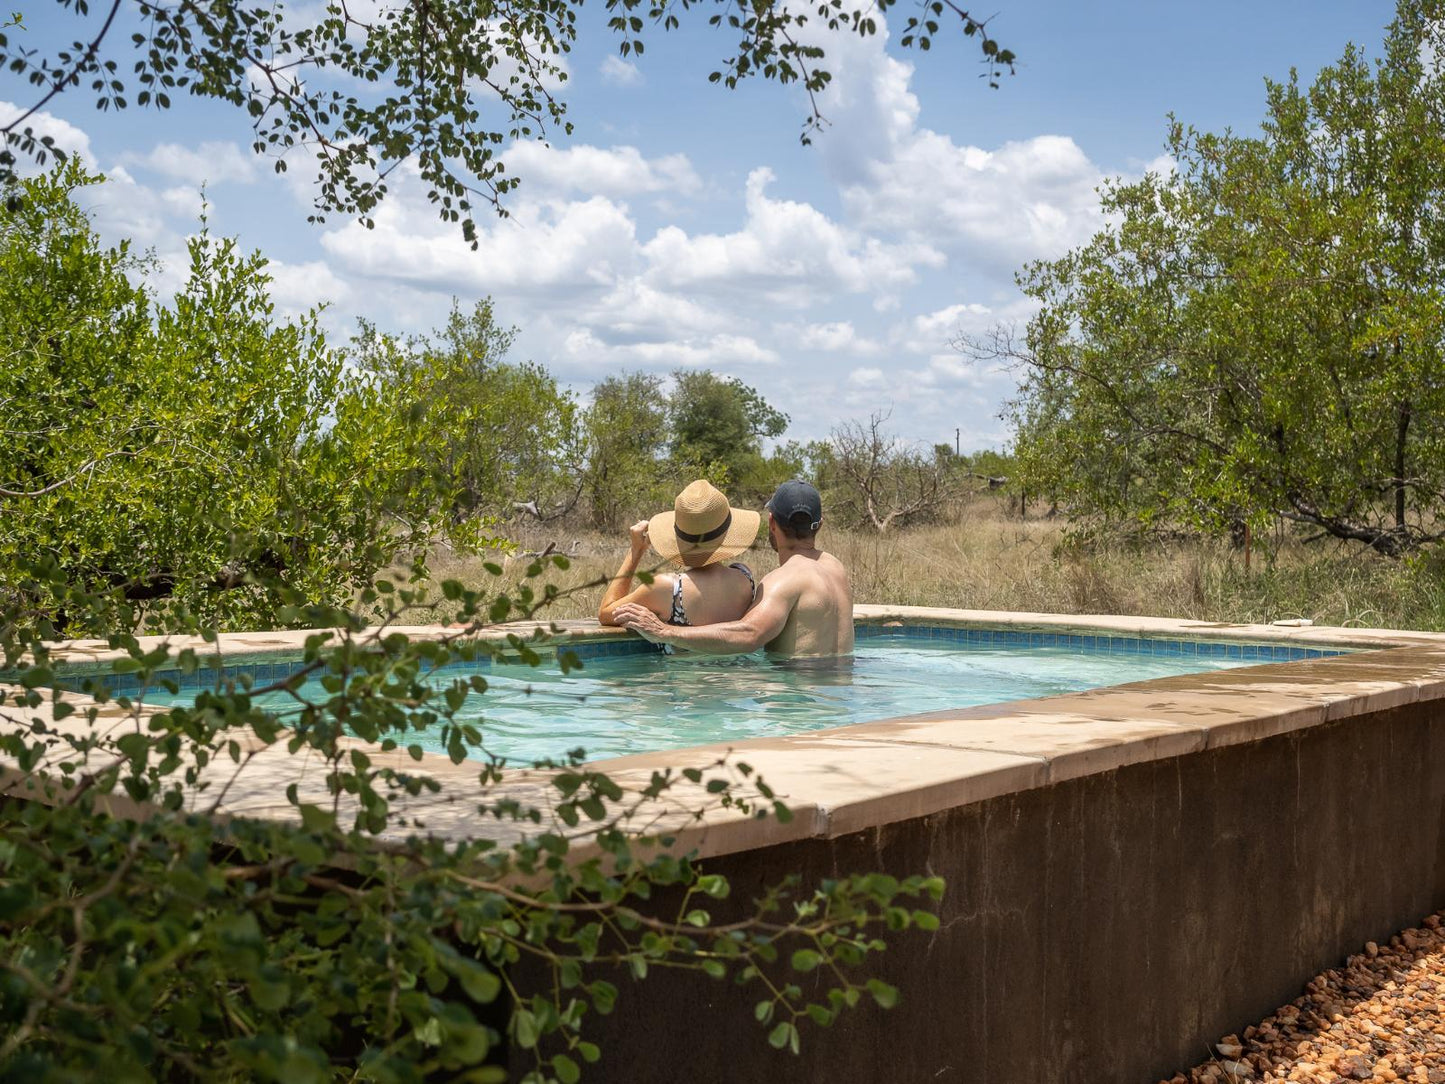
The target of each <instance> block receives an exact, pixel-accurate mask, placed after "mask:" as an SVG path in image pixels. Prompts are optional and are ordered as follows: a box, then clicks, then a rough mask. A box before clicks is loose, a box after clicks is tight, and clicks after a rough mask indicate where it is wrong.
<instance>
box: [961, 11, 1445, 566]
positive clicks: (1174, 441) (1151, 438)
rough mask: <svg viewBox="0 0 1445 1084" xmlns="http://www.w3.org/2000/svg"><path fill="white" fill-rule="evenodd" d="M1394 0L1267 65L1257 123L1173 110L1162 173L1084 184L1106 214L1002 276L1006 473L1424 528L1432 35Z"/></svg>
mask: <svg viewBox="0 0 1445 1084" xmlns="http://www.w3.org/2000/svg"><path fill="white" fill-rule="evenodd" d="M1442 15H1445V10H1442V5H1441V4H1439V3H1438V2H1437V0H1405V2H1402V3H1401V4H1400V6H1399V9H1398V12H1397V17H1396V19H1395V21H1394V23H1393V24H1392V25H1391V28H1390V31H1389V34H1388V37H1387V40H1386V45H1385V55H1384V56H1383V57H1382V58H1381V59H1380V60H1378V61H1377V62H1375V63H1373V64H1372V63H1371V62H1370V61H1369V60H1368V59H1367V58H1366V57H1365V56H1363V55H1362V54H1361V53H1360V52H1359V51H1358V50H1357V49H1355V48H1354V47H1350V48H1348V49H1347V50H1346V51H1345V53H1344V55H1343V57H1342V58H1341V59H1340V61H1339V62H1338V63H1337V64H1334V65H1332V66H1330V67H1327V68H1325V69H1324V70H1322V71H1321V72H1320V73H1319V75H1318V77H1317V78H1316V79H1315V80H1314V82H1313V84H1312V85H1310V86H1309V87H1304V86H1301V85H1300V83H1299V81H1298V79H1297V78H1296V77H1295V76H1294V75H1291V77H1290V79H1289V80H1288V81H1287V82H1284V83H1270V84H1269V85H1268V94H1267V104H1268V113H1267V116H1266V119H1265V121H1264V124H1263V126H1262V129H1261V131H1260V133H1259V134H1258V135H1257V136H1252V137H1243V136H1237V135H1233V134H1226V135H1210V134H1204V133H1199V132H1196V131H1193V130H1189V129H1185V128H1184V127H1182V126H1180V125H1177V124H1176V125H1175V126H1174V128H1173V130H1172V132H1171V138H1170V150H1171V152H1172V154H1173V156H1174V158H1175V160H1176V162H1177V171H1176V172H1175V173H1173V174H1169V175H1166V176H1149V177H1146V178H1145V179H1144V180H1142V181H1140V182H1137V183H1133V184H1123V183H1116V184H1114V185H1112V186H1110V187H1108V188H1107V190H1106V192H1105V195H1104V204H1103V205H1104V210H1105V212H1106V214H1107V215H1108V216H1109V217H1110V219H1111V220H1112V221H1111V224H1110V225H1109V226H1108V227H1107V228H1106V229H1105V230H1104V231H1102V232H1101V233H1100V234H1099V235H1098V236H1096V237H1095V238H1094V239H1093V241H1091V242H1090V243H1089V244H1088V245H1086V246H1084V247H1083V248H1081V249H1078V250H1076V251H1074V252H1072V253H1070V254H1069V255H1067V256H1066V257H1064V258H1063V259H1061V260H1056V261H1051V262H1043V263H1038V264H1035V265H1033V266H1032V267H1030V268H1029V269H1028V270H1027V272H1026V273H1025V274H1024V275H1023V276H1022V280H1021V281H1022V285H1023V287H1024V289H1025V290H1026V292H1027V293H1028V294H1029V295H1030V296H1031V297H1032V298H1034V299H1035V300H1036V301H1037V302H1038V303H1039V310H1038V313H1037V315H1036V316H1035V317H1034V318H1033V320H1032V321H1030V323H1029V326H1028V331H1027V335H1026V337H1025V339H1024V340H1023V341H1022V342H1017V341H1014V340H1013V338H1012V337H1011V336H1010V335H1008V334H1006V333H1000V334H999V335H998V336H997V337H996V338H995V339H994V340H993V341H992V342H990V343H985V344H978V343H975V344H971V348H972V349H975V350H981V351H982V352H983V353H986V354H989V355H991V356H999V355H1003V356H1005V357H1008V358H1010V359H1011V360H1014V361H1017V362H1020V363H1022V366H1023V382H1022V388H1021V391H1020V395H1019V398H1018V400H1017V401H1016V402H1015V403H1014V404H1013V406H1012V411H1011V413H1012V418H1013V421H1014V424H1015V426H1016V430H1017V435H1016V451H1017V456H1018V466H1019V470H1020V472H1021V474H1022V475H1023V478H1022V481H1023V483H1024V484H1025V486H1026V487H1027V489H1028V490H1029V491H1031V492H1038V493H1040V494H1041V495H1047V496H1050V497H1053V498H1056V499H1058V500H1060V501H1062V502H1063V503H1064V504H1065V505H1066V506H1067V507H1068V508H1069V509H1070V510H1071V511H1072V512H1074V513H1075V514H1080V515H1087V516H1093V517H1097V518H1099V519H1102V520H1104V521H1112V522H1129V523H1133V524H1135V525H1143V526H1145V527H1150V526H1153V525H1161V524H1162V525H1169V524H1180V523H1182V524H1187V525H1190V526H1193V527H1196V528H1202V529H1206V530H1226V529H1236V530H1237V529H1240V528H1241V527H1242V525H1243V524H1245V523H1248V522H1252V523H1254V524H1255V525H1256V526H1257V527H1258V526H1261V525H1263V524H1264V523H1266V522H1269V521H1272V519H1273V517H1275V516H1276V515H1278V516H1283V517H1285V518H1286V519H1289V520H1293V521H1295V522H1297V523H1301V524H1305V525H1308V526H1309V527H1310V528H1313V529H1316V530H1318V531H1320V532H1323V533H1324V534H1326V535H1330V536H1334V537H1337V538H1341V539H1349V540H1355V541H1359V542H1362V543H1364V544H1365V545H1368V546H1371V547H1373V548H1374V549H1376V550H1378V551H1380V552H1382V553H1386V554H1401V553H1405V552H1407V551H1409V550H1412V549H1414V548H1416V547H1418V546H1420V545H1422V544H1425V543H1429V542H1433V541H1436V540H1438V539H1440V538H1442V537H1445V520H1442V511H1445V443H1442V442H1445V357H1442V342H1445V338H1442V332H1445V306H1442V299H1441V295H1440V288H1439V283H1440V282H1441V281H1442V279H1445V220H1442V218H1441V216H1440V214H1439V208H1440V206H1441V204H1442V198H1445V79H1442V74H1441V70H1440V66H1439V60H1438V58H1439V57H1440V56H1442V55H1445V49H1442V45H1445V40H1442V26H1445V23H1442V21H1441V16H1442Z"/></svg>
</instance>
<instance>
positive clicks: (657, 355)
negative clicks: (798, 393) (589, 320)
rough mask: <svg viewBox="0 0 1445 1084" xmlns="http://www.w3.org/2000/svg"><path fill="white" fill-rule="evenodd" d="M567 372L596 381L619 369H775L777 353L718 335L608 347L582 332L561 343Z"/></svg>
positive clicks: (742, 338) (740, 337)
mask: <svg viewBox="0 0 1445 1084" xmlns="http://www.w3.org/2000/svg"><path fill="white" fill-rule="evenodd" d="M557 360H558V361H559V362H561V363H562V365H563V367H564V371H568V372H577V371H579V370H580V371H583V372H590V373H592V374H594V378H597V377H600V375H601V374H603V373H605V372H607V371H609V370H616V369H619V368H633V369H676V368H684V369H691V368H712V369H722V370H727V369H730V368H733V367H735V366H739V365H741V366H744V367H749V366H757V365H772V364H774V363H776V362H777V361H778V355H777V353H776V352H775V351H774V350H772V349H770V348H768V347H766V346H763V345H761V344H760V343H758V342H757V341H756V340H755V339H752V338H750V337H748V336H746V335H729V334H719V335H711V336H704V337H699V338H695V339H681V340H672V341H668V342H639V343H622V344H608V343H606V342H603V341H602V339H600V338H598V336H597V335H596V334H595V333H594V332H592V331H591V330H589V329H586V328H579V329H577V330H575V331H573V332H571V333H569V334H568V335H567V336H566V338H565V339H564V340H563V342H562V347H561V350H560V356H559V357H558V359H557Z"/></svg>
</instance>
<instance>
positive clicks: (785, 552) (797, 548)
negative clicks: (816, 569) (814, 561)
mask: <svg viewBox="0 0 1445 1084" xmlns="http://www.w3.org/2000/svg"><path fill="white" fill-rule="evenodd" d="M822 552H823V551H822V550H820V549H819V548H818V546H817V543H815V542H789V541H787V540H784V542H783V544H782V545H781V546H779V547H778V564H780V565H782V564H786V563H787V562H788V560H789V559H790V558H793V557H808V558H816V557H817V556H818V555H819V554H820V553H822Z"/></svg>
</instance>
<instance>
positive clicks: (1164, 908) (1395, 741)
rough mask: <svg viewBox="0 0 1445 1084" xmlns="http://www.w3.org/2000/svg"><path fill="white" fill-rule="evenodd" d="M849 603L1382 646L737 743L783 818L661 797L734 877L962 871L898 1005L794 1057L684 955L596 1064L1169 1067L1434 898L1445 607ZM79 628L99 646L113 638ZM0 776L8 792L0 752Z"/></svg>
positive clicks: (609, 1037) (904, 1077)
mask: <svg viewBox="0 0 1445 1084" xmlns="http://www.w3.org/2000/svg"><path fill="white" fill-rule="evenodd" d="M856 616H857V618H858V619H859V620H860V621H863V622H865V623H870V624H871V623H880V624H886V623H892V622H899V623H905V624H906V623H915V624H924V625H930V626H942V627H991V628H998V627H1007V628H1014V629H1028V630H1040V631H1041V632H1048V631H1054V632H1061V631H1081V630H1089V631H1090V632H1091V634H1094V635H1100V634H1102V635H1114V636H1128V637H1146V638H1147V637H1161V638H1174V639H1182V640H1216V639H1234V640H1247V641H1249V642H1254V643H1298V644H1309V645H1312V646H1318V647H1325V648H1333V649H1337V648H1370V649H1373V650H1367V651H1360V652H1358V653H1355V654H1349V655H1341V656H1337V657H1332V658H1319V659H1309V660H1305V661H1299V662H1287V663H1271V664H1267V665H1260V666H1250V667H1245V668H1241V669H1234V670H1226V671H1214V672H1210V673H1203V674H1193V675H1186V676H1181V677H1173V678H1164V679H1159V680H1155V681H1149V682H1141V683H1138V684H1135V685H1123V686H1115V687H1111V688H1107V689H1098V690H1093V691H1090V692H1085V693H1075V694H1070V695H1066V696H1058V697H1051V698H1046V699H1041V700H1035V701H1021V702H1015V703H1010V704H1002V705H992V706H988V707H980V708H969V709H965V710H961V711H943V712H933V713H930V714H928V715H926V716H909V717H903V718H897V719H889V720H880V721H878V722H874V723H867V724H862V725H858V726H850V727H843V728H837V729H833V730H828V731H820V732H814V733H810V734H801V735H795V736H789V737H780V738H772V739H757V740H753V741H748V742H741V743H736V744H735V745H734V746H733V749H734V755H735V756H736V757H738V758H743V759H746V760H747V762H748V763H750V764H751V765H753V767H755V768H756V769H757V770H758V771H759V772H761V774H762V775H763V776H764V777H765V778H766V779H767V780H768V782H769V783H770V784H771V785H772V786H773V787H774V788H775V789H776V790H777V791H778V792H779V793H780V794H782V795H784V796H786V797H787V799H788V801H789V804H790V806H792V808H793V809H794V812H795V818H794V819H793V820H792V821H791V822H790V823H788V824H781V823H779V822H777V821H776V820H772V819H769V820H766V821H754V820H742V819H738V818H737V817H736V815H734V814H724V813H719V814H718V815H715V816H710V817H708V818H707V819H706V820H705V821H704V822H702V823H697V824H685V823H683V822H681V821H679V822H678V824H677V825H676V828H677V830H678V834H679V835H680V837H681V839H682V845H683V846H685V847H688V848H696V849H697V850H698V851H699V852H700V853H701V854H703V855H704V856H707V857H708V858H709V859H710V862H709V867H710V868H714V869H716V870H718V871H720V872H725V873H727V874H728V875H729V876H730V877H731V878H732V879H733V881H734V892H735V894H736V895H738V896H741V897H744V898H746V897H747V895H748V894H749V891H748V890H749V889H750V888H754V887H761V886H762V885H764V884H766V883H769V882H771V881H775V880H777V879H779V878H780V877H781V876H783V875H784V874H786V873H791V872H802V873H804V874H807V875H812V876H829V875H833V874H837V873H843V872H850V871H862V870H870V869H884V870H887V871H889V872H893V873H896V874H899V875H903V874H907V873H914V872H931V873H935V874H939V875H941V876H943V877H945V878H946V879H947V881H948V891H947V894H946V895H945V897H944V900H943V903H942V906H941V912H940V914H941V918H942V926H941V928H940V929H939V930H938V931H936V932H934V933H927V934H925V933H910V934H908V935H905V936H903V937H901V938H900V939H899V940H898V942H897V943H896V944H895V945H893V947H891V948H890V950H889V951H888V952H887V953H886V954H884V956H883V957H881V958H880V960H879V963H878V965H877V968H878V974H879V975H880V977H882V978H884V979H886V980H887V981H889V982H893V983H895V984H896V985H898V986H899V989H900V995H901V997H900V1002H899V1005H898V1006H897V1007H896V1008H895V1009H893V1010H891V1011H888V1012H884V1011H882V1010H880V1009H876V1008H872V1007H870V1008H864V1009H860V1010H859V1011H857V1012H855V1013H852V1014H848V1015H845V1016H844V1017H843V1018H842V1019H840V1021H839V1022H838V1023H837V1024H835V1025H834V1027H833V1028H832V1029H831V1030H830V1031H827V1032H823V1031H816V1030H814V1031H811V1032H810V1033H808V1034H807V1035H805V1042H804V1046H803V1053H802V1055H801V1057H794V1056H792V1055H790V1054H782V1053H779V1052H777V1051H774V1050H772V1049H771V1048H769V1047H768V1046H767V1043H766V1041H765V1037H764V1033H763V1030H762V1029H760V1028H759V1027H758V1026H757V1025H756V1024H754V1023H753V1021H752V1016H751V1011H750V1010H751V1005H752V1002H753V1001H754V1000H756V995H755V994H754V993H753V992H751V991H748V990H744V991H741V992H739V991H736V990H734V989H733V988H732V987H730V986H728V985H726V984H723V983H714V982H709V981H708V980H705V979H702V978H699V977H692V976H689V977H686V978H676V977H672V976H666V975H654V976H652V977H650V978H649V979H648V981H647V982H645V983H642V984H639V985H636V986H632V985H630V984H629V985H626V986H625V987H624V990H623V997H622V1000H621V1002H620V1004H619V1009H620V1011H619V1012H618V1013H617V1014H615V1015H614V1016H613V1017H610V1018H605V1019H601V1020H598V1021H597V1022H596V1023H595V1024H594V1027H595V1029H596V1034H595V1035H593V1036H591V1037H592V1038H596V1039H598V1040H599V1041H601V1043H602V1045H603V1049H604V1050H605V1051H606V1055H605V1059H604V1061H603V1062H602V1063H601V1064H600V1065H599V1066H597V1067H595V1068H594V1069H592V1070H590V1071H589V1074H588V1079H589V1080H618V1081H622V1080H626V1081H658V1082H661V1081H669V1082H670V1081H675V1080H682V1079H688V1080H693V1081H718V1082H723V1081H728V1082H732V1081H753V1080H764V1079H777V1080H789V1081H791V1080H799V1081H814V1080H817V1081H828V1082H830V1084H832V1082H842V1081H869V1082H872V1081H915V1080H916V1081H931V1080H939V1081H980V1082H982V1081H988V1082H991V1084H994V1082H997V1084H1003V1082H1011V1081H1020V1082H1024V1081H1027V1082H1033V1081H1116V1080H1117V1081H1141V1082H1143V1081H1150V1080H1155V1079H1158V1078H1160V1077H1162V1076H1167V1075H1169V1074H1170V1073H1172V1072H1173V1071H1174V1070H1175V1069H1178V1068H1181V1067H1184V1066H1186V1065H1191V1064H1194V1063H1197V1062H1198V1061H1199V1060H1200V1059H1201V1058H1202V1057H1204V1056H1206V1055H1207V1054H1208V1053H1209V1051H1208V1048H1207V1044H1208V1043H1209V1042H1210V1041H1212V1040H1213V1039H1215V1038H1217V1037H1218V1036H1220V1035H1223V1034H1225V1033H1227V1032H1230V1031H1234V1030H1237V1029H1239V1028H1240V1027H1242V1026H1243V1025H1244V1024H1245V1023H1247V1022H1249V1021H1251V1020H1255V1019H1258V1018H1259V1017H1261V1016H1263V1015H1265V1014H1267V1013H1268V1012H1269V1011H1271V1010H1273V1009H1274V1008H1275V1007H1276V1006H1278V1005H1280V1004H1282V1003H1283V1002H1285V1001H1288V1000H1290V999H1291V998H1293V997H1294V996H1296V995H1297V994H1298V992H1299V989H1300V986H1301V984H1302V983H1303V982H1304V981H1306V980H1307V979H1308V978H1309V977H1311V976H1312V975H1314V974H1316V973H1317V972H1319V971H1320V970H1322V969H1324V968H1326V967H1331V966H1334V965H1335V964H1337V963H1339V962H1340V960H1342V959H1343V957H1344V956H1345V955H1347V954H1348V953H1350V952H1353V951H1357V950H1358V949H1359V947H1360V945H1361V944H1362V943H1363V942H1364V941H1366V940H1370V939H1376V940H1378V939H1382V938H1388V936H1389V935H1390V934H1391V933H1393V932H1394V931H1396V930H1398V929H1400V928H1402V927H1404V926H1407V925H1410V924H1411V923H1413V922H1414V921H1416V920H1418V919H1419V918H1420V917H1421V916H1423V915H1425V914H1427V913H1429V912H1431V911H1432V910H1435V909H1437V908H1439V907H1440V906H1442V905H1445V729H1442V725H1445V636H1438V635H1433V634H1424V633H1397V632H1389V631H1370V630H1356V629H1325V628H1280V627H1274V626H1229V625H1214V624H1203V623H1199V622H1187V621H1162V620H1150V619H1136V618H1119V617H1099V618H1095V617H1057V616H1051V615H1036V614H989V613H975V612H967V611H946V610H931V609H930V610H924V609H912V608H884V607H859V608H858V612H857V615H856ZM408 631H414V632H415V633H416V634H418V635H440V634H442V633H441V630H425V629H418V630H408ZM617 635H618V634H617V633H608V632H605V631H603V630H597V629H596V628H595V626H592V627H591V628H590V629H588V628H587V627H586V626H581V625H579V626H577V627H574V628H570V629H569V630H568V633H567V636H568V639H569V642H582V643H591V642H598V641H601V640H603V638H605V637H615V636H617ZM298 637H299V638H298ZM302 639H304V634H290V633H285V634H279V633H278V634H256V635H246V636H236V637H223V638H222V644H221V650H222V651H223V652H225V653H226V655H227V657H228V659H230V658H235V657H238V656H241V655H245V654H247V653H252V654H255V653H263V654H264V653H273V652H285V651H291V652H293V653H294V652H295V651H296V650H297V649H298V648H299V646H300V643H301V640H302ZM68 657H69V658H70V659H71V660H72V661H74V662H85V661H89V662H91V663H94V664H99V663H103V662H104V661H105V659H104V650H103V647H102V646H101V645H75V646H74V647H72V648H70V649H69V656H68ZM5 710H9V709H8V708H7V709H5ZM73 718H74V717H72V719H73ZM724 752H726V748H725V747H723V746H709V747H701V748H698V749H692V750H671V751H667V752H664V753H654V754H647V755H643V756H632V757H625V758H619V759H616V760H612V761H607V762H605V764H606V770H607V771H608V772H609V774H611V775H612V776H613V777H614V778H616V779H618V780H619V781H621V782H623V783H624V784H625V783H628V782H632V783H636V784H638V785H645V782H646V780H647V779H648V778H650V775H651V772H652V771H653V770H654V769H655V768H659V767H672V768H680V767H685V766H688V765H690V764H698V765H701V764H706V763H708V762H710V761H712V760H714V759H716V758H717V757H718V756H719V755H721V754H722V753H724ZM288 764H289V766H290V768H291V770H293V771H294V764H291V763H290V762H288V760H287V758H286V757H285V755H284V750H283V751H281V752H280V755H278V756H272V755H270V754H269V753H268V754H264V755H262V756H258V757H257V758H256V760H254V761H253V762H252V765H253V766H254V769H255V770H254V772H253V773H252V774H251V775H250V776H249V777H248V779H247V780H246V784H245V785H243V786H241V787H238V788H235V790H234V792H233V794H232V795H231V796H230V797H228V800H227V802H226V804H225V807H224V810H223V812H226V813H231V814H234V815H249V816H284V815H287V814H288V813H289V807H288V806H286V804H285V803H284V800H282V799H280V798H279V795H280V794H281V793H282V791H283V790H284V786H281V785H279V782H280V781H281V780H282V778H283V777H282V776H280V775H278V773H280V772H283V771H285V770H287V768H288ZM416 767H421V768H423V769H424V770H426V771H428V772H430V773H432V774H434V775H435V776H437V777H438V778H439V779H441V780H442V781H443V782H445V783H446V784H447V788H446V791H445V792H444V793H446V792H450V793H451V794H453V795H458V796H462V797H464V796H465V794H466V790H467V788H468V787H472V788H474V787H475V769H474V768H469V767H468V766H466V765H461V766H457V765H453V764H451V763H450V761H447V760H446V759H445V758H442V757H428V758H426V760H424V761H423V762H422V764H420V765H417V766H416ZM0 778H4V780H5V782H6V784H7V786H8V787H11V788H20V789H19V791H18V792H19V793H24V789H23V788H24V781H23V780H22V779H20V778H19V777H18V776H17V775H16V773H15V772H14V771H13V770H10V771H8V772H7V773H6V777H0ZM518 785H519V786H520V787H522V788H524V790H525V788H527V787H529V786H533V784H529V783H527V782H526V781H523V782H521V783H519V784H518ZM15 792H16V791H15V790H12V793H15ZM416 812H417V814H418V815H421V816H424V817H425V819H426V822H427V825H428V828H429V829H430V830H431V831H434V832H436V833H438V834H441V835H446V836H463V835H470V834H473V833H475V832H476V831H478V830H479V827H478V824H477V821H476V818H475V817H474V816H472V815H471V807H470V806H469V805H468V803H466V802H465V801H453V802H451V803H441V802H438V803H435V804H433V805H431V806H428V807H425V808H420V809H418V810H417V811H416Z"/></svg>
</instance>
